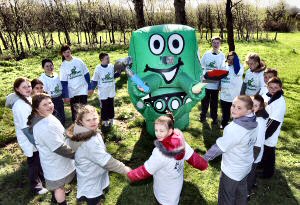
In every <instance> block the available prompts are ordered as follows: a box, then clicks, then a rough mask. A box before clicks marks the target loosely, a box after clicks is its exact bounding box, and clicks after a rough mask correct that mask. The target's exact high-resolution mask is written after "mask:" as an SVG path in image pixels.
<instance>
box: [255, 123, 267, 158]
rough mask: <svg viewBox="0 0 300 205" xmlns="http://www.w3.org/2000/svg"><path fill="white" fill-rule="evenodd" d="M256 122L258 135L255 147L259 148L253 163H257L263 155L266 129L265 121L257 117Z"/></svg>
mask: <svg viewBox="0 0 300 205" xmlns="http://www.w3.org/2000/svg"><path fill="white" fill-rule="evenodd" d="M256 122H257V123H258V125H257V126H258V134H257V139H256V142H255V145H254V146H256V147H260V152H259V154H258V156H257V158H256V160H255V162H254V163H259V162H260V161H261V158H262V156H263V153H264V144H265V136H266V129H267V127H266V126H267V119H264V118H263V117H257V118H256Z"/></svg>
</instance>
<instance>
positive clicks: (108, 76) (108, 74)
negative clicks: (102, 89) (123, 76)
mask: <svg viewBox="0 0 300 205" xmlns="http://www.w3.org/2000/svg"><path fill="white" fill-rule="evenodd" d="M113 81H114V77H112V76H110V73H107V74H106V75H105V76H104V78H102V82H103V83H110V82H113Z"/></svg>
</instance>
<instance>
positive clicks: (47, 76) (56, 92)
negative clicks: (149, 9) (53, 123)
mask: <svg viewBox="0 0 300 205" xmlns="http://www.w3.org/2000/svg"><path fill="white" fill-rule="evenodd" d="M42 67H43V69H44V71H45V72H44V73H42V74H41V76H40V77H39V79H40V80H41V81H42V82H43V84H44V91H45V92H46V93H48V95H50V96H51V99H52V102H53V104H54V115H55V117H57V119H59V121H60V122H61V124H62V125H64V124H65V108H64V101H63V98H62V86H61V82H60V79H59V76H58V74H57V73H56V72H54V65H53V62H52V60H50V59H43V60H42Z"/></svg>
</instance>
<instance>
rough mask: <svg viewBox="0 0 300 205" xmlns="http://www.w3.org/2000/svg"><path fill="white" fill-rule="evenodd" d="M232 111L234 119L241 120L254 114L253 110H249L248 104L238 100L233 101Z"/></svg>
mask: <svg viewBox="0 0 300 205" xmlns="http://www.w3.org/2000/svg"><path fill="white" fill-rule="evenodd" d="M230 111H231V116H232V118H240V117H242V116H246V115H248V114H250V113H251V112H252V110H248V109H247V106H246V103H245V102H244V101H241V100H239V99H238V98H235V99H234V100H233V102H232V105H231V109H230Z"/></svg>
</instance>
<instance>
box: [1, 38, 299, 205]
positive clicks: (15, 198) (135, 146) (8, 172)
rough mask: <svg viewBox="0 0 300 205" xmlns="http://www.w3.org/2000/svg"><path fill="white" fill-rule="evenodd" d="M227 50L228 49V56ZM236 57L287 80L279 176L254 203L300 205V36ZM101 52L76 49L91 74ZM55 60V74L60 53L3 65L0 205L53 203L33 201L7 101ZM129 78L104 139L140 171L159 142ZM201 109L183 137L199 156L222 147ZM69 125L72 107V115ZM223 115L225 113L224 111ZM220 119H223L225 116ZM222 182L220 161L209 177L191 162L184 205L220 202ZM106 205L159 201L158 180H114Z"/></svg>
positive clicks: (242, 50)
mask: <svg viewBox="0 0 300 205" xmlns="http://www.w3.org/2000/svg"><path fill="white" fill-rule="evenodd" d="M209 46H210V45H209V44H208V43H207V42H205V41H203V42H199V47H200V50H201V55H203V53H204V51H206V50H207V49H209ZM227 50H228V47H227V45H225V44H224V45H223V51H225V52H226V51H227ZM236 51H237V53H238V54H239V56H240V59H241V60H244V58H245V56H246V54H247V53H248V52H250V51H252V52H257V53H259V54H260V55H261V57H262V58H263V59H264V60H265V62H266V63H267V65H268V67H275V68H277V69H278V71H279V77H280V78H281V79H282V80H283V82H284V92H285V99H286V102H287V114H286V116H285V121H284V124H283V127H282V131H281V134H280V139H279V143H278V146H277V151H276V153H277V159H276V174H275V176H274V177H273V178H272V179H270V180H259V181H258V185H259V186H258V188H257V189H256V190H255V195H253V197H252V198H251V201H250V203H249V204H251V205H254V204H259V205H260V204H266V205H277V204H286V205H296V204H299V202H300V191H299V189H300V174H299V173H300V172H299V171H300V157H299V145H300V144H299V138H300V124H299V121H300V96H299V94H298V93H299V90H300V61H299V59H300V33H290V34H279V35H278V42H251V43H246V42H237V43H236ZM98 52H99V51H96V50H94V51H78V52H76V51H74V52H73V55H74V56H78V57H80V58H82V59H83V60H84V61H85V62H86V64H87V65H88V68H89V70H90V73H91V75H92V73H93V71H94V68H95V66H96V65H97V64H98V63H99V61H98ZM109 53H110V56H111V61H112V62H114V61H115V60H116V59H118V58H122V57H125V56H126V55H127V50H126V49H125V50H123V49H121V50H114V51H111V52H109ZM44 57H49V58H52V59H53V60H54V64H55V67H56V70H58V69H59V66H60V63H61V59H60V57H59V56H58V55H57V51H48V52H41V53H37V54H36V55H35V56H34V57H32V58H28V59H24V60H22V61H18V62H16V61H0V73H1V75H0V82H1V83H0V93H1V95H0V105H1V106H0V204H3V205H9V204H12V205H15V204H45V205H46V204H50V198H51V195H50V194H46V195H45V196H32V195H31V194H30V193H29V182H28V180H27V166H26V158H25V157H24V155H23V154H22V152H21V150H20V148H19V147H18V144H17V143H16V138H15V133H14V125H13V119H12V113H11V111H10V110H9V109H7V108H4V102H5V96H6V95H7V94H9V93H10V92H12V84H13V81H14V80H15V78H17V77H19V76H26V77H29V78H30V79H33V78H35V77H38V76H39V75H40V74H41V73H42V69H41V64H40V62H41V60H42V59H43V58H44ZM126 82H127V77H126V76H125V74H123V75H122V76H121V78H119V79H118V81H117V97H116V99H115V105H116V108H115V110H116V125H115V126H114V128H113V129H112V130H111V131H110V132H108V133H107V134H105V135H104V137H105V141H106V145H107V149H108V151H109V152H110V153H111V154H112V155H113V156H114V157H115V158H117V159H119V160H121V161H123V162H124V163H125V164H127V165H129V166H131V167H132V168H136V167H138V166H139V165H141V164H143V162H144V161H145V160H146V159H147V158H148V157H149V156H150V154H151V151H152V149H153V138H151V137H150V136H149V135H148V134H147V133H146V131H145V125H144V120H143V118H142V117H141V115H140V114H139V113H138V112H137V111H136V110H135V109H134V107H133V106H132V105H131V103H130V100H129V96H128V92H127V84H126ZM89 103H90V104H92V105H94V106H97V107H99V103H98V100H97V96H96V94H94V95H93V96H92V97H91V98H89ZM199 108H200V103H199V104H198V106H195V107H194V109H193V110H192V112H191V114H190V119H191V123H190V127H189V128H188V129H187V130H185V131H184V134H185V138H186V140H187V141H188V142H189V144H190V145H191V146H192V147H193V148H194V149H196V150H197V151H198V152H199V153H201V154H204V153H205V152H206V150H207V149H208V148H209V147H210V146H211V145H212V144H214V143H215V140H216V138H218V137H219V136H221V135H222V132H221V131H220V130H218V129H217V128H216V127H212V126H211V124H210V122H211V121H208V123H207V124H201V123H200V122H199V120H198V118H199V114H200V112H199ZM66 112H67V116H68V118H69V119H70V109H69V107H67V109H66ZM219 113H220V112H219ZM219 116H220V115H219ZM219 176H220V158H218V159H216V160H214V161H213V162H212V163H210V167H209V168H208V170H206V171H205V172H200V171H198V170H195V169H193V168H192V167H191V166H189V165H188V164H186V166H185V179H184V186H183V191H182V196H181V200H180V204H184V205H192V204H217V193H218V183H219ZM70 187H71V188H72V189H73V191H72V192H71V194H70V195H69V196H68V199H67V200H68V201H69V202H70V204H76V182H74V183H72V184H71V185H70ZM105 204H106V205H113V204H122V205H123V204H124V205H125V204H128V205H129V204H130V205H132V204H143V205H148V204H149V205H150V204H155V203H154V196H153V191H152V179H150V180H147V181H144V182H140V183H136V184H134V185H130V184H129V183H128V182H127V181H126V179H125V178H124V177H123V176H121V175H118V174H115V173H111V174H110V191H109V193H108V195H107V197H106V201H105Z"/></svg>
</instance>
